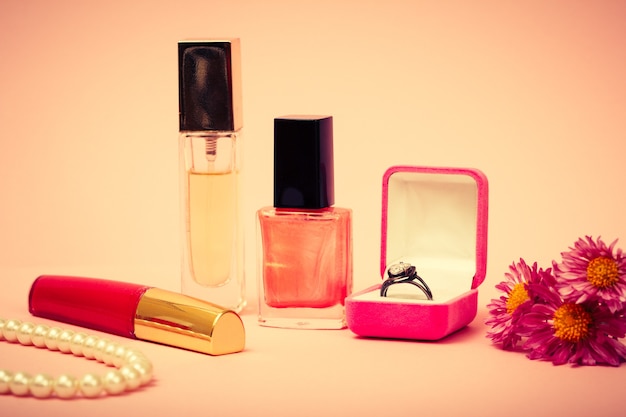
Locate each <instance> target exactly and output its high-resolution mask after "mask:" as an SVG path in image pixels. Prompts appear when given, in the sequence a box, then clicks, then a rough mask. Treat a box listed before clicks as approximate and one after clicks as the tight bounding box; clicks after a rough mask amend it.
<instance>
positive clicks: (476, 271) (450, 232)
mask: <svg viewBox="0 0 626 417" xmlns="http://www.w3.org/2000/svg"><path fill="white" fill-rule="evenodd" d="M488 190H489V187H488V182H487V178H486V177H485V175H484V174H483V173H482V172H480V171H479V170H476V169H467V168H437V167H419V166H394V167H391V168H389V169H388V170H387V171H386V172H385V174H384V176H383V186H382V227H381V257H380V274H381V276H382V279H383V280H384V279H385V278H386V277H387V269H388V267H389V266H391V265H393V264H394V263H398V262H405V263H410V264H412V265H414V266H415V267H416V268H417V273H418V274H419V276H420V277H421V278H422V279H424V281H425V282H426V283H427V284H428V286H429V287H430V289H431V290H432V294H433V300H432V301H431V300H427V299H426V297H425V295H424V294H422V293H421V292H420V291H419V289H417V288H415V287H414V286H412V285H407V284H394V285H392V286H390V287H389V290H388V293H387V296H386V297H382V296H381V295H380V288H381V283H378V284H376V285H373V286H371V287H369V288H366V289H364V290H362V291H359V292H356V293H354V294H352V295H350V296H348V297H347V298H346V305H345V307H346V322H347V325H348V328H349V329H350V330H351V331H352V332H354V333H355V334H357V335H359V336H366V337H380V338H397V339H415V340H439V339H441V338H443V337H445V336H447V335H449V334H451V333H453V332H455V331H457V330H459V329H461V328H463V327H465V326H466V325H468V324H469V323H471V322H472V321H473V320H474V318H475V317H476V313H477V310H478V286H479V285H480V284H481V283H482V282H483V281H484V279H485V275H486V265H487V219H488V206H489V200H488V198H489V197H488V195H489V191H488Z"/></svg>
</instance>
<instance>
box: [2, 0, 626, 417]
mask: <svg viewBox="0 0 626 417" xmlns="http://www.w3.org/2000/svg"><path fill="white" fill-rule="evenodd" d="M624 22H626V3H624V2H622V1H617V0H616V1H596V2H591V1H589V2H585V1H565V0H563V1H551V2H545V1H527V2H513V1H495V0H494V1H473V2H466V1H413V2H409V1H405V0H386V1H377V2H374V1H356V0H349V1H336V0H332V1H326V0H322V1H319V0H318V1H314V2H313V1H307V2H290V1H285V0H283V1H279V0H267V1H253V0H250V1H243V0H230V1H221V2H218V1H190V0H178V1H176V2H174V1H170V2H165V1H134V2H132V1H130V2H129V1H118V0H110V1H107V2H98V3H96V2H85V1H62V0H59V1H54V2H52V1H32V0H8V1H7V0H2V1H0V196H2V197H1V198H2V216H0V249H1V250H0V284H1V286H2V287H1V288H2V289H1V290H0V316H2V317H7V318H9V317H10V318H19V319H22V320H26V319H29V314H28V310H27V302H26V296H27V292H28V288H29V286H30V283H31V282H32V280H33V279H34V278H35V277H36V276H37V275H39V274H42V273H48V274H79V275H85V276H95V277H102V278H111V279H119V280H125V281H130V282H136V283H141V284H148V285H154V286H158V287H161V288H164V289H169V290H177V289H178V288H179V279H178V262H179V246H180V243H179V233H178V230H179V229H178V227H179V223H178V219H179V214H178V172H177V163H178V161H177V136H178V117H177V112H178V95H177V65H176V43H177V41H178V40H180V39H187V38H204V37H211V36H238V37H240V38H241V40H242V50H243V57H242V60H243V65H244V67H243V89H244V90H243V94H244V126H245V127H244V129H245V144H244V145H245V155H244V158H245V160H244V163H245V166H244V168H245V178H244V183H243V186H244V188H245V191H246V193H245V202H244V204H245V205H244V213H245V222H246V228H247V232H246V240H247V241H246V257H247V258H246V272H247V275H248V295H249V298H250V300H251V305H250V307H249V308H248V309H246V311H245V312H244V314H243V318H244V321H245V323H246V328H247V336H248V343H247V350H246V351H245V352H243V353H240V354H236V355H230V356H226V357H219V358H214V357H208V356H204V355H200V354H195V353H191V352H186V351H182V350H177V349H172V348H167V347H162V346H158V345H153V344H148V343H142V342H138V341H131V340H124V339H121V338H116V340H118V339H119V340H121V341H124V342H127V343H128V344H131V345H132V346H134V347H136V348H139V349H141V350H143V351H144V352H145V353H146V354H147V355H148V356H150V357H151V358H152V359H153V361H154V362H155V367H156V376H155V382H154V384H153V385H152V386H150V387H148V388H146V389H144V390H142V391H141V392H137V393H133V394H130V395H126V396H121V397H116V398H105V399H102V400H98V401H97V403H94V402H93V401H88V400H77V401H61V400H56V399H53V400H48V401H37V400H34V399H31V398H22V399H18V398H12V397H6V396H0V408H1V409H2V410H11V413H10V415H13V416H21V415H28V416H32V415H36V414H38V413H42V412H44V410H45V412H46V413H47V414H48V415H64V416H70V415H86V414H87V413H89V415H92V416H97V415H111V414H114V413H122V412H123V413H124V415H129V414H127V413H128V412H129V411H136V412H143V411H142V410H146V409H148V410H150V413H151V414H152V415H154V416H161V415H163V416H165V415H176V414H180V415H214V416H231V415H232V416H245V415H258V416H265V415H268V416H269V415H272V416H293V415H299V416H313V415H316V416H319V415H328V416H334V415H342V416H346V415H359V416H362V417H365V416H375V415H376V416H379V415H386V416H394V415H402V416H405V415H418V414H420V415H425V416H426V415H428V416H439V415H440V416H458V415H464V416H501V415H509V416H518V415H527V414H535V415H549V414H552V415H568V416H571V417H574V416H588V415H591V414H593V415H605V416H615V415H623V414H624V408H625V407H626V405H625V403H624V400H623V399H622V395H623V383H624V380H625V379H624V378H626V367H625V366H622V367H619V368H602V367H595V368H580V369H574V368H571V367H568V366H562V367H554V366H552V365H551V364H549V363H543V362H534V361H529V360H528V359H526V358H525V357H524V355H523V354H515V353H508V352H502V351H500V350H498V349H496V348H494V347H492V346H491V345H490V343H489V341H488V340H486V339H485V337H484V335H485V331H486V327H485V326H484V325H483V321H484V318H485V317H486V309H485V305H486V304H487V302H488V301H489V299H491V298H493V297H495V296H496V295H497V293H496V292H495V289H494V286H495V284H496V283H498V282H499V281H500V280H501V279H502V276H503V273H504V272H505V271H506V269H507V267H508V265H509V264H510V263H511V262H512V261H514V260H516V259H519V257H524V258H525V259H526V260H527V261H529V262H532V261H538V262H539V263H540V264H541V265H542V266H549V263H550V261H551V260H552V259H557V258H558V257H559V253H560V252H561V251H562V250H565V249H566V248H567V247H568V246H570V245H572V244H573V242H574V241H575V240H576V239H577V238H578V237H579V236H583V235H586V234H590V235H594V236H598V235H601V236H602V237H603V238H604V239H605V241H607V243H608V242H610V241H612V240H613V239H615V238H622V239H626V222H625V221H624V215H623V213H624V206H623V205H624V204H626V203H625V200H624V197H623V195H622V194H623V193H624V174H625V173H626V168H625V165H624V162H623V160H624V156H623V152H624V150H625V149H626V145H624V141H625V139H626V133H625V132H626V124H625V123H626V122H625V120H626V118H625V117H624V114H625V110H626V77H625V76H624V74H626V25H625V24H624ZM293 113H313V114H330V115H333V116H334V122H335V163H336V166H335V175H336V192H337V195H336V197H337V198H336V200H337V205H338V206H342V207H350V208H352V209H353V210H354V239H355V245H354V271H355V279H354V282H355V290H360V289H362V288H365V287H366V286H369V285H371V284H373V283H375V282H377V280H379V279H380V275H379V272H378V270H379V268H378V262H379V253H380V252H379V251H380V248H379V241H380V193H381V179H382V175H383V172H384V171H385V169H386V168H388V167H389V166H391V165H397V164H408V165H432V166H459V167H475V168H479V169H481V170H482V171H483V172H484V173H485V174H486V175H487V177H488V178H489V182H490V222H489V255H488V265H487V279H486V281H485V283H484V284H483V285H482V287H481V290H480V296H479V312H478V317H477V319H476V320H475V321H474V322H473V323H472V324H471V325H470V326H469V327H468V328H466V329H464V330H462V331H461V332H459V333H457V334H455V335H453V336H451V337H449V338H447V339H445V340H444V341H442V342H439V343H421V342H406V341H383V340H365V339H359V338H356V337H355V336H354V335H353V334H351V333H350V332H349V331H347V330H345V331H290V330H281V329H268V328H261V327H259V326H257V325H256V317H255V312H256V305H255V304H256V301H255V295H256V279H255V275H256V259H255V244H256V242H255V230H254V212H255V210H256V209H258V208H260V207H262V206H266V205H271V203H272V120H273V118H274V117H276V116H281V115H284V114H293ZM621 243H622V244H623V247H626V240H624V241H622V242H621ZM0 367H5V368H11V369H14V367H15V369H21V370H26V371H30V372H38V371H47V372H53V373H54V372H59V371H60V370H67V371H70V372H72V373H75V374H81V373H82V372H85V371H87V370H91V369H92V368H93V369H94V370H98V371H100V372H102V371H103V369H102V366H100V365H97V364H95V363H93V362H88V361H85V360H80V359H74V358H71V357H69V356H67V355H61V354H58V353H51V352H46V351H41V350H37V349H35V348H21V347H19V346H16V345H10V344H7V343H5V342H2V343H0ZM3 413H4V412H3Z"/></svg>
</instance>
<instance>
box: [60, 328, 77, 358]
mask: <svg viewBox="0 0 626 417" xmlns="http://www.w3.org/2000/svg"><path fill="white" fill-rule="evenodd" d="M73 336H74V332H73V331H71V330H62V331H61V334H60V335H59V340H58V342H57V343H58V348H59V350H60V351H61V352H63V353H70V352H71V350H70V344H71V343H72V337H73Z"/></svg>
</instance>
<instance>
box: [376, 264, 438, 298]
mask: <svg viewBox="0 0 626 417" xmlns="http://www.w3.org/2000/svg"><path fill="white" fill-rule="evenodd" d="M387 275H388V276H389V278H387V279H386V280H385V281H384V282H383V285H382V287H380V296H381V297H386V296H387V290H388V289H389V287H391V286H392V285H394V284H411V285H414V286H416V287H417V288H419V289H420V290H421V291H422V292H423V293H424V295H425V296H426V298H427V299H428V300H431V301H432V299H433V293H432V291H431V290H430V288H429V287H428V284H426V281H424V280H423V279H422V277H420V276H419V275H417V271H416V269H415V267H414V266H413V265H411V264H408V263H405V262H399V263H397V264H393V265H391V266H390V267H389V269H388V270H387Z"/></svg>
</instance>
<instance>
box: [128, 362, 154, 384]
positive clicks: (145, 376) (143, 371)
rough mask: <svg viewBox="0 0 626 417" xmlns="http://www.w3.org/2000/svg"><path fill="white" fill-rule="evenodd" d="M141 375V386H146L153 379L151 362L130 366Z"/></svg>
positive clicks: (136, 363)
mask: <svg viewBox="0 0 626 417" xmlns="http://www.w3.org/2000/svg"><path fill="white" fill-rule="evenodd" d="M129 366H130V367H131V368H132V369H134V370H135V371H137V373H138V374H139V380H140V381H141V385H145V384H147V383H148V382H150V380H151V379H152V363H150V362H149V361H136V362H133V363H131V364H130V365H129Z"/></svg>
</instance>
